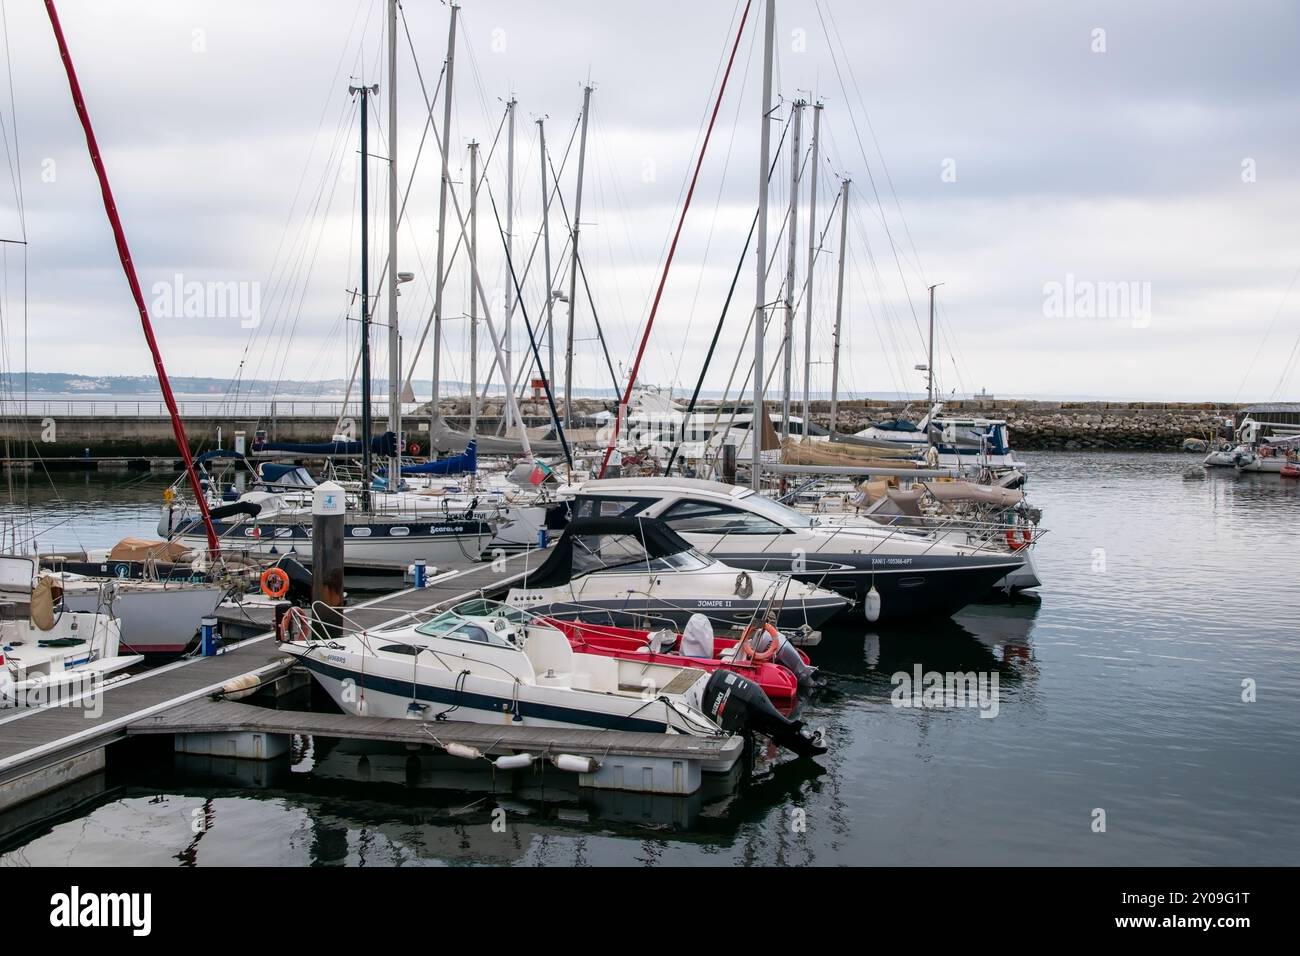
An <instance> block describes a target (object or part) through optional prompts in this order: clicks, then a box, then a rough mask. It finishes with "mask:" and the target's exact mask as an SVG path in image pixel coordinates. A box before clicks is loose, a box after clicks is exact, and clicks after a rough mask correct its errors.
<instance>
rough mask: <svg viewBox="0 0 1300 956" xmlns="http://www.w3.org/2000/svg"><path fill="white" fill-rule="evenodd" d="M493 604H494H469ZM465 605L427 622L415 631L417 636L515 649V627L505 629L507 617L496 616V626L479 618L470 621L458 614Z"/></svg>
mask: <svg viewBox="0 0 1300 956" xmlns="http://www.w3.org/2000/svg"><path fill="white" fill-rule="evenodd" d="M467 603H483V604H492V603H493V602H490V601H489V602H467ZM463 606H464V605H457V606H456V607H455V608H452V609H451V610H450V611H444V612H443V613H442V614H439V615H438V616H437V617H435V618H434V619H433V620H431V621H425V622H424V623H423V624H421V625H420V626H419V627H417V628H416V629H415V631H416V633H417V634H424V635H426V636H427V637H446V638H451V639H452V640H457V641H471V642H473V643H475V644H494V645H496V646H498V647H515V646H516V644H515V640H514V634H515V629H514V628H513V627H505V626H504V622H505V621H506V620H508V617H507V615H504V614H502V615H499V616H497V615H494V618H495V619H496V625H495V626H493V620H491V619H483V618H479V619H478V620H470V619H468V618H466V617H464V616H462V615H461V614H459V613H457V611H458V609H459V608H461V607H463Z"/></svg>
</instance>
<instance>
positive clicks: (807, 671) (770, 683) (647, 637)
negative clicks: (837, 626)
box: [544, 618, 814, 714]
mask: <svg viewBox="0 0 1300 956" xmlns="http://www.w3.org/2000/svg"><path fill="white" fill-rule="evenodd" d="M544 620H545V621H546V623H547V624H550V625H551V626H552V627H555V628H558V629H559V630H561V631H563V632H564V635H565V636H566V637H567V638H568V639H569V643H570V644H572V645H573V649H574V650H576V651H580V652H581V653H584V654H600V655H604V656H607V657H620V658H634V659H636V660H644V661H645V662H646V663H651V664H653V663H658V664H677V665H679V666H680V665H681V664H684V663H689V664H690V666H691V667H698V668H700V669H701V670H707V671H710V672H712V671H716V670H723V669H725V670H730V671H735V672H736V673H737V674H740V675H742V676H744V677H747V678H748V679H749V680H751V681H753V682H754V683H755V684H757V685H758V686H759V687H761V688H762V689H763V691H764V692H765V693H766V694H767V696H768V699H769V700H771V701H772V705H773V706H774V707H776V708H777V709H778V710H780V711H781V712H782V713H787V714H788V713H789V712H790V711H791V710H793V709H794V705H795V702H796V701H797V699H798V696H799V685H800V676H802V677H803V678H804V679H805V680H809V679H810V678H811V676H812V673H813V670H814V668H813V667H812V666H811V665H810V664H809V662H808V656H807V655H806V654H804V653H803V651H801V650H799V649H798V648H797V647H795V646H794V645H793V644H791V643H790V642H789V641H787V640H786V639H785V638H783V637H780V635H779V634H777V633H776V631H775V628H769V629H766V630H765V631H762V632H760V634H759V635H758V636H757V637H756V638H749V637H746V638H742V639H741V640H731V639H728V638H722V637H712V634H711V629H710V632H709V634H708V635H707V637H706V638H705V641H707V639H708V638H712V649H713V653H712V655H711V656H704V654H703V653H701V652H702V651H704V650H706V649H707V643H705V644H703V645H701V644H700V642H699V640H698V635H697V640H696V642H695V643H694V645H693V646H688V647H687V648H686V649H687V650H691V651H692V652H693V653H691V654H686V653H683V640H682V635H681V634H679V633H676V632H674V631H642V630H637V629H636V628H630V627H612V626H610V625H607V624H587V623H584V622H582V621H570V620H562V619H559V618H544ZM690 630H691V627H690V625H689V624H688V626H687V632H688V633H689V631H690ZM781 658H784V661H785V662H784V663H779V662H778V661H779V660H780V659H781ZM787 664H788V665H789V666H787Z"/></svg>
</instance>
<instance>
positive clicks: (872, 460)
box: [781, 440, 920, 468]
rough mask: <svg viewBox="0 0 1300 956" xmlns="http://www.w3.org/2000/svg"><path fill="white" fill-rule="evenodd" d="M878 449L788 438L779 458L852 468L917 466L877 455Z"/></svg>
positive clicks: (909, 462) (785, 460)
mask: <svg viewBox="0 0 1300 956" xmlns="http://www.w3.org/2000/svg"><path fill="white" fill-rule="evenodd" d="M878 451H879V449H876V448H860V447H858V446H856V445H840V444H837V445H835V446H832V445H831V444H830V443H829V442H814V441H794V440H788V441H786V442H785V443H784V444H783V445H782V446H781V460H782V461H783V462H784V463H785V464H787V465H827V466H844V467H853V468H919V467H920V465H919V464H918V463H917V462H914V461H908V460H906V459H901V458H889V459H882V458H879V457H877V452H878Z"/></svg>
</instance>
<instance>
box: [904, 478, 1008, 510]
mask: <svg viewBox="0 0 1300 956" xmlns="http://www.w3.org/2000/svg"><path fill="white" fill-rule="evenodd" d="M924 488H925V490H926V491H928V492H929V493H930V497H932V498H933V499H934V500H935V501H937V502H939V503H940V504H959V503H961V502H965V501H969V502H975V503H977V504H984V505H998V506H999V507H1002V508H1010V507H1012V506H1013V505H1018V504H1020V502H1022V501H1024V500H1025V493H1024V492H1023V491H1015V490H1014V489H1011V488H997V487H995V486H993V485H977V484H975V483H974V482H973V481H929V482H926V483H925V484H924Z"/></svg>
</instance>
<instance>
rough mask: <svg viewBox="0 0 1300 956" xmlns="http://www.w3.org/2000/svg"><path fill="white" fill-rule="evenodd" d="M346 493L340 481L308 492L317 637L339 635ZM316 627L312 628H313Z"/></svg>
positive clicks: (313, 612) (313, 602) (312, 588)
mask: <svg viewBox="0 0 1300 956" xmlns="http://www.w3.org/2000/svg"><path fill="white" fill-rule="evenodd" d="M346 511H347V497H346V496H345V494H344V492H343V488H342V486H341V485H339V484H337V483H336V482H333V481H327V482H324V483H323V484H319V485H317V486H316V487H315V488H314V489H313V490H312V496H311V603H312V614H313V616H314V617H315V619H316V620H317V621H319V622H320V623H321V625H322V627H321V629H320V630H319V631H316V634H317V636H318V637H330V638H333V637H339V636H341V633H342V624H343V616H342V615H341V614H340V613H339V612H338V611H337V610H336V608H340V607H342V606H343V525H344V515H345V513H346ZM313 630H315V629H313Z"/></svg>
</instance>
